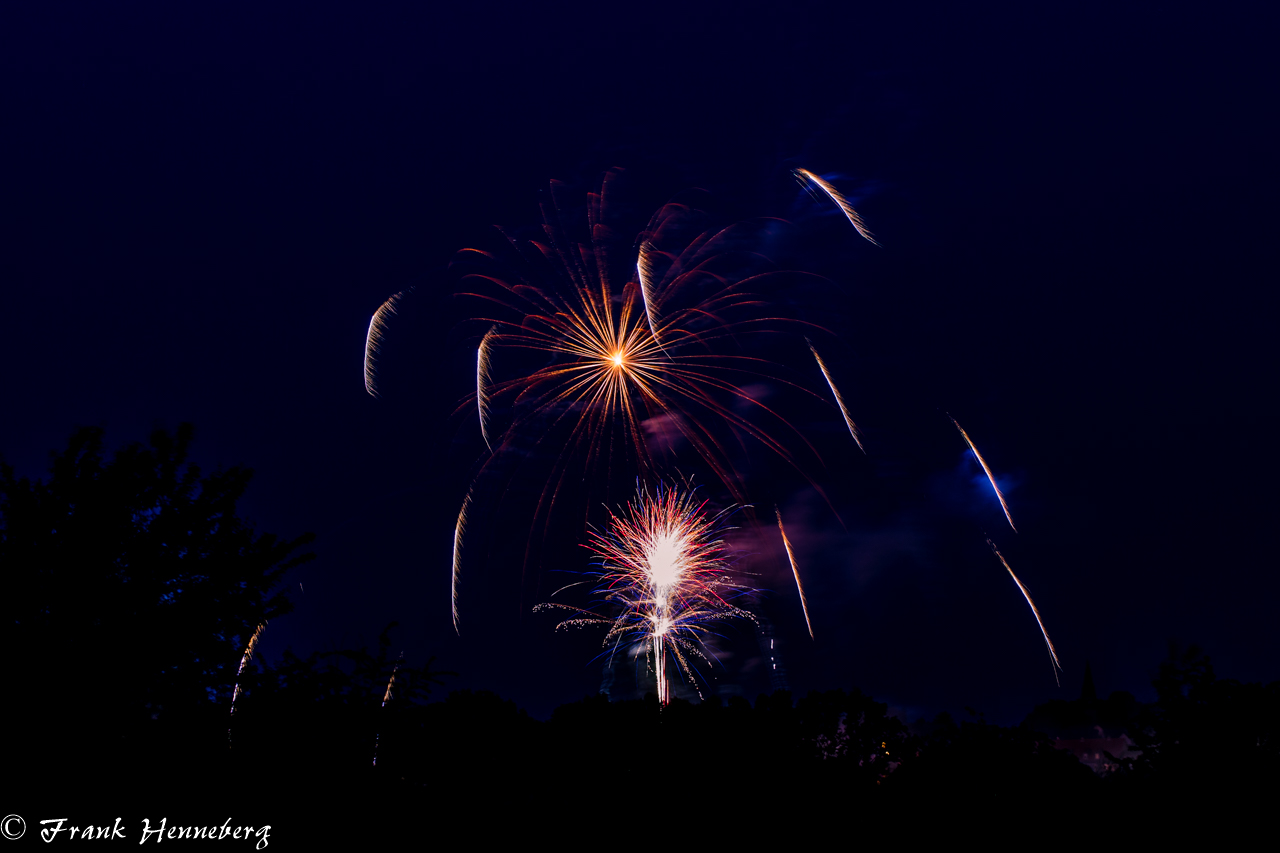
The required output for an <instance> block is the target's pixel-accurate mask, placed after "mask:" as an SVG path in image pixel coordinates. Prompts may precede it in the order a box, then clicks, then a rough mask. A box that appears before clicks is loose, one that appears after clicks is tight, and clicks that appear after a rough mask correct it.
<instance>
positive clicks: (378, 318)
mask: <svg viewBox="0 0 1280 853" xmlns="http://www.w3.org/2000/svg"><path fill="white" fill-rule="evenodd" d="M404 294H405V291H401V292H400V293H397V294H396V295H394V296H392V297H391V298H390V299H388V300H387V301H386V302H383V303H382V305H381V306H380V307H379V308H378V310H377V311H374V312H373V316H372V317H370V318H369V331H368V333H367V334H366V335H365V339H364V390H366V391H368V392H369V394H370V395H372V396H374V397H376V396H378V382H377V379H378V372H377V370H376V368H375V367H374V361H375V360H376V358H377V355H378V351H379V350H381V349H382V336H383V335H384V334H385V333H386V329H387V317H389V316H390V315H392V314H394V313H396V306H397V305H398V304H399V302H400V299H401V298H402V297H403V296H404Z"/></svg>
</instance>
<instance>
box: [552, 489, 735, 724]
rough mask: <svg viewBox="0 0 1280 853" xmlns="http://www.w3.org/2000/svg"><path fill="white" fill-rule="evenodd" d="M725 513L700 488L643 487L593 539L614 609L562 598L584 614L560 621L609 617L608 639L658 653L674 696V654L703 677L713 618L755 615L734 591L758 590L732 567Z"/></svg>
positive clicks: (658, 670)
mask: <svg viewBox="0 0 1280 853" xmlns="http://www.w3.org/2000/svg"><path fill="white" fill-rule="evenodd" d="M724 518H725V513H721V514H719V515H714V516H713V515H709V514H708V513H707V511H706V503H705V502H699V501H698V500H696V498H695V496H694V493H693V491H692V490H685V491H682V490H679V489H675V488H664V487H659V489H658V491H657V494H656V495H650V494H649V493H648V492H646V491H641V492H640V494H639V496H638V497H636V499H635V500H634V501H632V502H631V504H630V505H629V506H628V507H627V510H626V512H625V513H623V514H622V515H615V516H613V517H612V518H611V519H610V521H609V524H608V526H607V527H606V529H605V531H604V532H603V533H600V532H592V534H591V541H590V544H589V545H588V547H589V548H590V549H591V551H592V552H593V553H594V554H595V555H596V557H597V558H599V560H600V564H601V570H600V573H599V577H600V583H599V585H598V586H597V589H596V592H597V593H598V594H599V595H601V596H603V599H604V603H605V605H607V606H608V607H609V608H610V609H612V610H613V611H614V615H601V614H599V613H596V612H594V611H591V610H584V609H581V608H577V607H569V606H568V605H562V604H543V605H539V607H538V608H537V609H543V608H560V609H566V610H570V611H573V612H575V613H576V614H577V615H576V616H575V617H574V618H572V619H568V620H566V621H564V622H561V623H560V625H559V626H558V627H560V628H567V627H575V626H583V625H597V624H603V625H607V626H608V627H609V630H608V633H607V635H606V636H605V640H604V644H605V646H606V647H609V646H612V647H613V649H614V650H615V651H616V650H617V647H618V646H619V645H621V644H623V643H624V642H629V643H632V644H636V645H640V646H642V647H644V648H645V650H646V651H648V652H651V653H652V657H651V660H652V662H653V669H654V676H655V679H656V682H657V688H658V698H659V700H660V701H661V702H662V704H664V705H665V704H667V703H668V702H669V701H670V699H671V687H670V683H669V681H668V678H667V664H668V660H667V658H668V656H670V658H671V660H672V662H674V663H675V665H676V667H677V669H678V671H679V672H681V673H682V674H683V675H684V676H685V677H686V678H687V679H689V680H690V681H691V682H693V683H694V684H695V685H696V667H695V665H694V661H695V660H702V661H704V662H710V655H709V654H708V652H707V649H706V646H705V645H704V641H705V638H706V636H707V634H708V631H709V627H708V626H709V625H710V623H713V622H716V621H720V620H724V619H727V618H730V617H744V618H747V619H751V620H754V618H755V617H753V616H752V615H751V614H750V613H749V612H748V611H746V610H743V609H742V608H740V607H738V606H736V605H735V604H733V603H731V601H730V599H735V598H740V597H741V596H743V595H748V594H750V592H751V590H750V589H749V588H747V587H745V586H742V585H740V584H738V583H737V582H736V581H735V580H734V579H733V578H732V576H731V575H730V574H729V571H728V567H727V564H726V561H725V547H724V543H723V541H721V539H720V534H721V532H722V531H723V529H724V528H723V522H724Z"/></svg>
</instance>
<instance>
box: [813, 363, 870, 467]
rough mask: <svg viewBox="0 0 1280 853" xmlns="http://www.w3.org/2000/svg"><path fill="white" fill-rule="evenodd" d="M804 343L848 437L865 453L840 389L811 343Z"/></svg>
mask: <svg viewBox="0 0 1280 853" xmlns="http://www.w3.org/2000/svg"><path fill="white" fill-rule="evenodd" d="M804 342H805V343H806V344H808V345H809V352H811V353H813V357H814V360H816V361H817V362H818V367H820V368H822V375H823V376H824V377H825V378H826V380H827V386H828V387H830V388H831V393H832V394H834V395H835V396H836V405H837V406H839V407H840V414H842V415H844V422H845V424H846V425H847V426H848V427H849V435H851V436H853V441H854V443H855V444H857V445H858V449H859V450H861V451H862V452H863V453H866V452H867V449H866V448H865V447H863V446H862V439H861V438H860V437H859V432H858V425H857V424H855V423H854V422H853V418H851V417H849V407H848V406H846V405H845V404H844V397H842V396H840V389H839V388H837V387H836V383H835V382H833V381H832V380H831V371H829V370H827V363H826V362H825V361H823V360H822V356H820V355H818V350H817V349H816V348H815V347H814V346H813V341H811V340H809V339H808V338H805V339H804Z"/></svg>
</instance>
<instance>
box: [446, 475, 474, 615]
mask: <svg viewBox="0 0 1280 853" xmlns="http://www.w3.org/2000/svg"><path fill="white" fill-rule="evenodd" d="M470 506H471V490H470V489H468V490H467V496H466V497H465V498H463V499H462V508H461V509H459V510H458V523H457V524H455V525H454V527H453V579H452V581H451V582H450V584H449V597H450V599H451V601H452V602H453V630H454V631H456V632H457V633H458V636H462V630H461V629H460V628H459V627H458V578H459V577H460V576H461V575H462V534H463V533H464V532H466V529H467V508H468V507H470Z"/></svg>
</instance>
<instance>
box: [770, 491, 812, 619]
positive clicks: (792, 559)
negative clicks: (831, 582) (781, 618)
mask: <svg viewBox="0 0 1280 853" xmlns="http://www.w3.org/2000/svg"><path fill="white" fill-rule="evenodd" d="M773 512H774V514H775V515H777V516H778V532H779V533H781V534H782V545H783V547H784V548H786V549H787V561H788V562H789V563H791V574H793V575H795V578H796V589H797V590H799V591H800V609H801V610H803V611H804V624H805V625H806V626H807V627H808V628H809V639H810V640H812V639H814V636H813V623H812V622H810V621H809V599H808V598H806V597H805V594H804V584H802V583H800V568H799V567H798V566H797V565H796V555H795V554H794V553H792V551H791V540H790V539H788V538H787V529H786V528H785V527H783V526H782V513H781V512H780V511H779V510H778V508H777V507H776V506H775V507H774V508H773Z"/></svg>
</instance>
